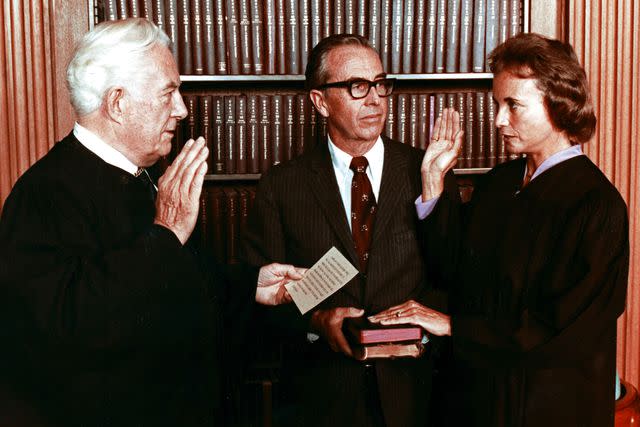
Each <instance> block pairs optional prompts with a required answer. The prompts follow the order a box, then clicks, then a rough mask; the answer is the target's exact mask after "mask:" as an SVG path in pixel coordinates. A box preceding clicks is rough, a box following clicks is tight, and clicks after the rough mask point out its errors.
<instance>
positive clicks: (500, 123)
mask: <svg viewBox="0 0 640 427" xmlns="http://www.w3.org/2000/svg"><path fill="white" fill-rule="evenodd" d="M505 110H506V109H505V108H501V107H498V111H497V113H496V120H495V126H496V128H498V129H500V128H502V127H505V126H507V125H508V124H509V121H508V120H507V113H506V111H505Z"/></svg>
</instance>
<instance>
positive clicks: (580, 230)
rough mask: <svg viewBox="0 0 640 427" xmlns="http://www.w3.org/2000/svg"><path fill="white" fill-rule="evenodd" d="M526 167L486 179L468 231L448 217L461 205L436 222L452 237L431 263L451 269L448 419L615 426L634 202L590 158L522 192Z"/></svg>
mask: <svg viewBox="0 0 640 427" xmlns="http://www.w3.org/2000/svg"><path fill="white" fill-rule="evenodd" d="M524 167H525V160H524V159H518V160H514V161H511V162H508V163H506V164H503V165H499V166H497V167H496V168H494V169H493V170H492V171H491V172H489V173H488V174H487V175H486V176H484V177H483V179H481V181H480V182H479V183H478V185H477V187H476V189H475V191H474V194H473V198H472V201H471V202H470V203H469V204H467V205H463V206H462V207H461V209H463V210H465V211H463V212H461V214H462V217H461V219H460V221H454V220H452V219H451V217H447V218H445V219H444V221H445V222H443V220H442V215H440V217H438V215H437V214H438V210H439V209H442V208H443V206H448V208H451V205H453V204H454V203H452V202H450V201H449V200H447V198H446V197H444V198H443V199H441V200H440V201H439V202H438V205H436V210H435V211H434V214H435V215H432V216H433V218H432V217H429V219H427V221H426V222H427V230H430V232H432V233H435V234H438V233H439V235H440V237H441V239H440V246H439V247H438V248H432V251H431V255H432V256H439V257H440V260H439V261H440V262H441V263H443V264H446V263H448V264H449V266H450V268H451V271H450V280H451V294H450V311H451V316H452V317H451V319H452V320H451V321H452V342H453V349H454V363H453V368H452V371H451V375H452V378H451V384H452V385H453V389H452V392H451V398H452V399H451V405H450V408H449V409H450V411H451V412H449V414H448V416H447V419H448V420H449V421H450V424H451V425H464V426H492V427H500V426H509V427H520V426H544V427H552V426H580V427H588V426H594V427H596V426H597V427H603V426H613V423H614V409H615V405H614V375H615V361H616V319H617V318H618V316H619V315H620V314H621V313H622V312H623V311H624V305H625V296H626V289H627V274H628V263H629V239H628V218H627V210H626V206H625V203H624V201H623V200H622V198H621V197H620V195H619V193H618V191H617V190H616V189H615V187H614V186H613V185H612V184H611V183H610V182H609V181H608V180H607V178H606V177H605V176H604V175H603V174H602V173H601V171H600V170H599V169H598V168H597V167H596V166H595V165H594V164H593V163H592V162H591V161H590V160H589V159H588V158H587V157H586V156H579V157H575V158H572V159H570V160H567V161H564V162H562V163H560V164H558V165H556V166H553V167H552V168H550V169H548V170H547V171H545V172H543V173H542V174H540V175H539V176H538V177H537V178H536V179H534V180H533V181H532V182H531V183H530V184H529V185H527V186H526V187H524V188H523V189H522V190H521V191H519V192H517V190H519V187H520V184H521V182H522V177H523V176H524ZM516 192H517V193H516ZM447 212H448V211H447ZM438 218H439V219H438ZM458 225H459V226H458ZM454 242H455V243H454ZM456 243H460V246H457V247H456ZM438 250H439V252H438ZM434 254H435V255H434ZM452 260H453V262H452Z"/></svg>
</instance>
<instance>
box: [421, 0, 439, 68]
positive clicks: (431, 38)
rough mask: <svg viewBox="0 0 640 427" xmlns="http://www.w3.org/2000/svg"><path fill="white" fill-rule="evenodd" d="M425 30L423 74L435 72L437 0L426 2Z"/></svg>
mask: <svg viewBox="0 0 640 427" xmlns="http://www.w3.org/2000/svg"><path fill="white" fill-rule="evenodd" d="M426 25H427V29H426V31H425V33H424V36H425V42H424V46H425V53H426V59H425V63H424V72H425V73H435V71H436V30H437V27H438V3H437V0H427V19H426Z"/></svg>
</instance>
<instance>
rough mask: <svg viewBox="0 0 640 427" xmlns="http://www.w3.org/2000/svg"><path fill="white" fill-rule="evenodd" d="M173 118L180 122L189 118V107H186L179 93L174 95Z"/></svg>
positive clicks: (176, 92)
mask: <svg viewBox="0 0 640 427" xmlns="http://www.w3.org/2000/svg"><path fill="white" fill-rule="evenodd" d="M171 115H172V116H173V117H177V118H178V120H182V119H184V118H185V117H187V107H186V105H184V101H183V100H182V95H180V92H179V91H177V90H176V91H175V92H174V93H173V111H172V112H171Z"/></svg>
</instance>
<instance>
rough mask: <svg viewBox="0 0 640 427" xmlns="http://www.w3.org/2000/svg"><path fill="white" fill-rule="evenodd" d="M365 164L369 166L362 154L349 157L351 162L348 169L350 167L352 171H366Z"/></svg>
mask: <svg viewBox="0 0 640 427" xmlns="http://www.w3.org/2000/svg"><path fill="white" fill-rule="evenodd" d="M367 166H369V162H368V161H367V158H366V157H364V156H360V157H354V158H353V159H351V164H350V165H349V169H351V170H352V171H353V172H354V173H366V172H367Z"/></svg>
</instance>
